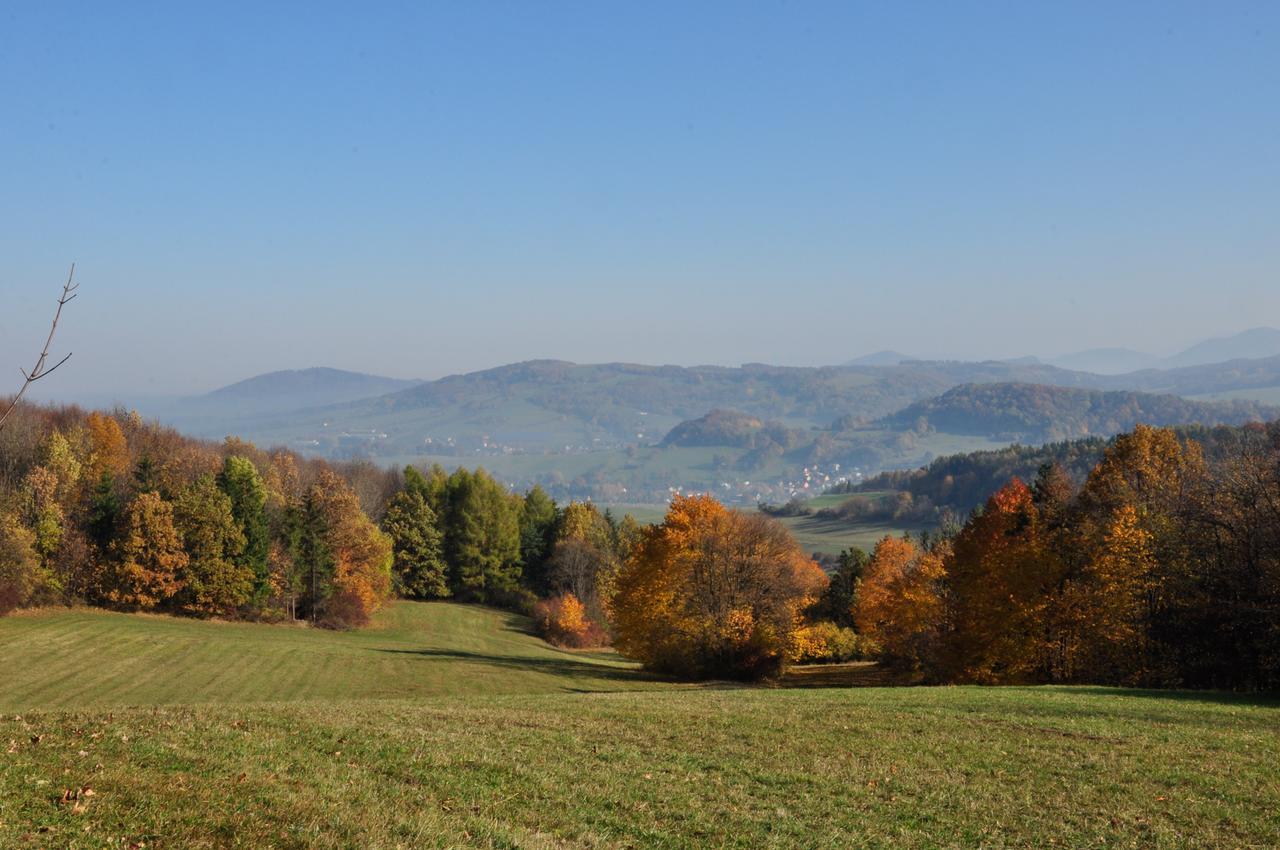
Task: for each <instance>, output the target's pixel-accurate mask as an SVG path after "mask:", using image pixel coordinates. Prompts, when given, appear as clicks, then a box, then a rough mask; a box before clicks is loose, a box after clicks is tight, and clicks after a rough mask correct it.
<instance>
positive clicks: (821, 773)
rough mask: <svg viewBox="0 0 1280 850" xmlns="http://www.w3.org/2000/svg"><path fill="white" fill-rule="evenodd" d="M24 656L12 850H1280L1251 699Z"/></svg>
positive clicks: (155, 626)
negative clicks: (1273, 849)
mask: <svg viewBox="0 0 1280 850" xmlns="http://www.w3.org/2000/svg"><path fill="white" fill-rule="evenodd" d="M0 647H3V657H4V661H5V670H6V675H7V676H12V674H14V673H15V672H16V673H18V674H19V675H18V678H17V679H16V680H11V679H7V680H6V687H5V688H4V689H3V692H0V705H2V706H3V707H4V710H5V713H4V715H3V716H0V846H3V847H5V848H28V847H30V848H39V847H86V848H88V847H133V848H142V847H148V848H179V847H232V846H239V847H263V848H266V847H275V848H281V850H301V849H302V848H319V850H338V848H350V847H369V848H394V847H415V848H417V847H421V848H453V847H488V848H498V847H504V848H516V847H530V848H563V849H564V850H570V849H571V848H583V850H586V848H597V850H598V849H599V848H623V847H651V846H661V847H669V848H673V850H694V848H702V847H707V846H709V845H714V846H716V847H722V848H741V850H746V848H756V847H858V846H864V847H878V846H894V847H902V848H926V847H938V846H950V845H965V846H970V845H973V846H977V845H987V846H1004V847H1043V846H1050V845H1057V846H1068V847H1083V846H1101V845H1102V844H1104V843H1105V844H1106V846H1131V845H1133V846H1139V845H1140V846H1168V847H1175V846H1203V847H1208V846H1224V847H1226V846H1231V847H1248V846H1256V847H1264V846H1275V845H1276V844H1277V843H1278V842H1280V824H1278V823H1277V821H1276V818H1275V812H1276V810H1277V807H1278V806H1280V789H1278V788H1277V786H1276V783H1275V764H1276V761H1277V759H1280V743H1277V736H1276V735H1275V734H1274V728H1275V712H1276V706H1275V703H1274V702H1272V701H1268V700H1266V699H1259V698H1253V697H1247V696H1237V695H1230V694H1194V693H1177V692H1172V693H1170V692H1164V693H1162V692H1154V691H1134V690H1117V689H1110V688H1078V687H1077V688H1044V687H1039V688H1034V687H1010V688H990V687H948V688H883V687H872V688H850V687H813V686H812V685H813V684H814V683H815V682H816V683H818V684H821V683H823V682H831V681H838V680H839V679H838V677H836V678H833V677H832V676H831V675H826V674H825V671H824V670H822V669H821V668H820V669H819V670H818V671H817V672H819V673H820V674H823V675H819V676H816V677H813V676H804V675H798V676H797V677H796V678H795V679H794V680H791V681H784V682H783V683H782V685H783V686H782V687H775V688H761V687H743V686H741V685H722V684H718V683H712V684H710V685H706V686H682V685H672V684H668V683H665V682H655V681H651V680H646V679H645V678H643V677H641V676H639V675H638V674H637V673H636V672H635V671H634V670H633V669H632V668H631V667H630V666H629V665H624V664H620V663H618V662H617V661H616V659H613V658H612V657H611V656H609V655H607V654H604V655H601V654H583V653H569V652H562V651H558V650H554V649H552V648H550V647H548V646H546V645H545V644H542V643H541V642H540V641H537V640H536V639H534V638H532V637H530V636H529V635H527V634H524V633H523V632H522V631H521V624H520V621H519V620H513V619H512V618H510V617H509V616H508V615H503V614H499V613H498V612H493V611H489V610H485V609H478V608H469V607H464V606H456V605H448V604H435V605H417V604H413V603H398V604H396V605H395V606H393V607H392V608H391V609H390V610H389V611H388V612H386V615H385V616H384V617H383V618H382V619H381V620H380V621H379V622H378V624H377V625H376V626H375V627H374V628H372V629H370V630H367V631H362V632H355V633H352V632H343V633H327V632H321V631H317V630H311V629H303V628H297V627H290V626H270V625H261V624H228V623H216V622H202V621H179V622H174V621H171V620H169V619H167V618H162V617H149V616H139V615H125V614H111V613H107V612H80V611H65V610H64V611H54V610H49V611H41V612H33V613H29V614H23V615H19V616H16V617H8V618H5V619H0ZM802 672H803V671H802ZM788 685H794V687H788ZM1100 776H1105V781H1100V779H1099V777H1100ZM957 789H960V790H961V791H962V793H959V792H958V790H957Z"/></svg>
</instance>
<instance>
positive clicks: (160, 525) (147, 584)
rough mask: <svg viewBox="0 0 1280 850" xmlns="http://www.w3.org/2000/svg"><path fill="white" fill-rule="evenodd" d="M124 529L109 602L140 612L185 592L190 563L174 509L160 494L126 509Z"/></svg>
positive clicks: (144, 496) (140, 499) (147, 495)
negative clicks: (137, 609)
mask: <svg viewBox="0 0 1280 850" xmlns="http://www.w3.org/2000/svg"><path fill="white" fill-rule="evenodd" d="M122 525H123V527H122V530H121V535H120V538H119V540H118V541H117V547H116V563H115V582H114V587H112V588H111V590H110V592H109V594H108V596H109V598H111V599H112V600H113V601H115V602H119V603H122V604H125V605H134V606H137V607H139V608H154V607H156V606H158V605H161V604H164V603H165V602H168V601H169V600H171V599H172V598H173V597H174V596H175V595H176V594H177V593H178V592H179V591H180V590H182V587H183V583H182V576H183V574H184V573H185V571H186V569H187V563H188V558H187V553H186V550H185V549H183V546H182V538H181V536H180V535H179V534H178V530H177V527H176V526H175V524H174V516H173V505H172V504H171V503H169V502H168V501H166V500H164V499H163V498H161V497H160V495H159V494H158V493H142V494H140V495H139V496H138V497H137V498H135V499H134V500H133V501H132V502H130V503H129V506H128V507H127V508H126V509H125V514H124V518H123V523H122Z"/></svg>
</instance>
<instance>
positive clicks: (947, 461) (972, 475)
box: [834, 424, 1275, 522]
mask: <svg viewBox="0 0 1280 850" xmlns="http://www.w3.org/2000/svg"><path fill="white" fill-rule="evenodd" d="M1260 427H1262V426H1260V425H1256V424H1255V425H1246V426H1227V425H1220V426H1217V427H1205V426H1197V425H1189V426H1181V427H1175V428H1174V431H1175V432H1176V433H1177V434H1178V435H1179V437H1180V438H1181V439H1182V440H1185V441H1192V442H1195V443H1198V444H1199V445H1200V447H1201V449H1202V450H1203V451H1204V454H1205V456H1206V457H1208V458H1215V457H1220V456H1223V455H1225V454H1229V453H1230V451H1231V450H1232V447H1233V446H1236V445H1237V444H1238V442H1239V441H1240V438H1241V435H1243V434H1245V433H1246V429H1250V428H1260ZM1272 427H1275V426H1272ZM1113 440H1114V437H1108V438H1103V437H1088V438H1084V439H1079V440H1065V441H1061V442H1056V443H1047V444H1045V445H1042V446H1025V445H1012V446H1008V447H1006V448H1002V449H995V450H989V451H977V452H966V453H963V454H955V455H948V456H946V457H940V458H938V459H937V460H934V461H933V462H932V463H930V464H928V465H927V466H923V467H920V468H918V469H904V470H894V471H890V472H883V473H881V474H879V475H877V476H875V477H873V478H870V479H868V480H866V481H864V482H862V483H861V484H858V485H848V486H846V487H844V488H840V489H842V490H843V491H845V492H848V493H850V496H851V498H852V499H853V503H851V504H850V505H848V506H844V507H842V508H837V509H835V511H834V512H835V513H842V514H844V515H845V516H847V517H850V518H854V517H858V518H869V517H882V518H883V517H892V516H895V515H897V516H898V518H903V517H905V516H910V517H911V518H913V519H917V520H920V521H924V522H936V521H939V520H941V519H943V518H945V517H948V516H950V517H952V518H963V517H964V516H966V515H967V514H969V512H971V511H972V510H973V509H974V508H977V507H979V506H981V505H982V504H983V503H984V502H986V500H987V499H988V498H989V497H990V496H991V494H992V493H994V492H996V490H998V489H1000V488H1001V487H1002V486H1004V485H1005V484H1006V483H1008V482H1009V480H1010V479H1012V478H1015V477H1016V478H1021V479H1022V480H1023V481H1026V482H1031V481H1034V480H1035V477H1036V475H1037V474H1038V472H1039V471H1040V468H1041V467H1043V466H1044V465H1046V464H1059V465H1061V466H1062V467H1063V468H1064V469H1065V470H1066V471H1067V473H1068V474H1069V475H1070V476H1071V477H1072V478H1073V479H1074V480H1075V481H1076V482H1077V483H1080V482H1083V481H1084V479H1085V476H1087V475H1088V473H1089V470H1091V469H1093V468H1094V467H1095V466H1096V465H1097V464H1098V462H1099V461H1100V460H1101V459H1102V454H1103V452H1104V451H1105V450H1106V448H1107V446H1109V445H1110V444H1111V443H1112V441H1113ZM860 494H865V495H860Z"/></svg>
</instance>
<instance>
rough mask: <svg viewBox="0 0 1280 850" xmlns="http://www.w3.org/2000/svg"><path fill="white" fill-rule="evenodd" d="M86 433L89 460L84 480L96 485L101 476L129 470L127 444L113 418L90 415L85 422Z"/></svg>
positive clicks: (95, 414)
mask: <svg viewBox="0 0 1280 850" xmlns="http://www.w3.org/2000/svg"><path fill="white" fill-rule="evenodd" d="M85 430H86V431H87V433H88V441H89V460H88V463H87V464H86V478H87V479H88V480H89V481H92V482H94V483H97V482H98V481H100V480H101V479H102V476H103V474H104V473H105V474H110V475H112V476H116V475H120V474H121V473H123V472H125V471H126V470H128V468H129V444H128V442H127V441H126V440H125V436H124V431H123V430H121V428H120V423H119V422H117V421H116V419H115V417H113V416H108V415H106V414H103V413H97V412H94V413H90V414H89V416H88V417H87V418H86V420H85Z"/></svg>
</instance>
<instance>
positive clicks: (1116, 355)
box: [1047, 328, 1280, 375]
mask: <svg viewBox="0 0 1280 850" xmlns="http://www.w3.org/2000/svg"><path fill="white" fill-rule="evenodd" d="M1275 356H1280V330H1277V329H1276V328H1252V329H1250V330H1246V331H1241V332H1240V333H1237V334H1232V335H1230V336H1224V337H1217V338H1214V339H1207V340H1204V341H1203V342H1199V343H1196V344H1195V345H1192V346H1191V347H1189V348H1187V349H1185V350H1183V351H1180V352H1178V353H1177V354H1174V355H1172V356H1170V357H1159V356H1157V355H1154V354H1148V353H1146V352H1142V351H1134V350H1133V349H1130V348H1094V349H1089V350H1088V351H1078V352H1075V353H1074V354H1065V355H1063V356H1061V357H1054V358H1049V360H1048V361H1047V362H1049V363H1052V364H1053V365H1055V366H1060V367H1062V368H1064V369H1077V370H1080V371H1083V372H1094V373H1097V374H1100V375H1120V374H1126V373H1129V372H1137V371H1140V370H1143V369H1179V368H1184V367H1188V366H1206V365H1210V364H1214V363H1224V362H1226V361H1228V360H1245V359H1257V358H1263V357H1275Z"/></svg>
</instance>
